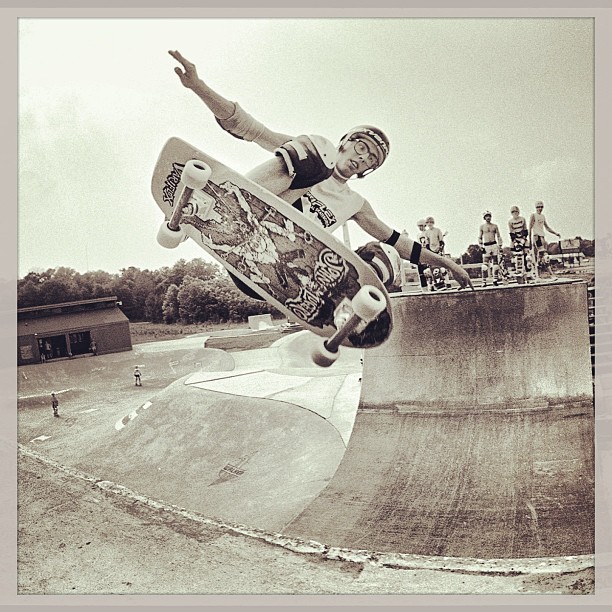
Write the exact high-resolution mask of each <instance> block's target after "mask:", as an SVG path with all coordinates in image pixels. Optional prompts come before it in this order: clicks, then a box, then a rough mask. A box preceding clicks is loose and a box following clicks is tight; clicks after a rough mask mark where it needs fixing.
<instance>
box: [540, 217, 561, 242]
mask: <svg viewBox="0 0 612 612" xmlns="http://www.w3.org/2000/svg"><path fill="white" fill-rule="evenodd" d="M544 227H545V228H546V229H547V230H548V231H549V232H550V233H551V234H554V235H555V236H556V237H557V238H561V234H560V233H559V232H555V230H554V229H553V228H552V227H550V226H549V225H548V223H547V222H546V219H544Z"/></svg>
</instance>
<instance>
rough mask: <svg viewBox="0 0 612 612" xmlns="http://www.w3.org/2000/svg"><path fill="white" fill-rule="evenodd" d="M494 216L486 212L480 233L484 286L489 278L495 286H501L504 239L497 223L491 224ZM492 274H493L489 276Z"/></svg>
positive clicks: (479, 243) (479, 242)
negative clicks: (500, 273)
mask: <svg viewBox="0 0 612 612" xmlns="http://www.w3.org/2000/svg"><path fill="white" fill-rule="evenodd" d="M492 217H493V215H492V214H491V212H490V211H488V210H486V211H485V212H484V213H483V215H482V218H483V219H484V223H483V224H482V225H481V226H480V228H479V231H478V246H479V247H480V249H481V251H482V284H483V286H484V287H486V286H487V280H488V278H489V276H492V277H493V284H494V285H499V259H500V254H501V248H502V244H503V241H502V237H501V234H500V232H499V227H498V226H497V224H496V223H491V218H492ZM489 272H491V274H489Z"/></svg>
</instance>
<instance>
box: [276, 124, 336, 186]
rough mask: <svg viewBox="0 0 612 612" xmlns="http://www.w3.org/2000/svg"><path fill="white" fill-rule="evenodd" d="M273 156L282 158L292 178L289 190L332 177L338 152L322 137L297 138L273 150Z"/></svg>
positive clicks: (311, 184)
mask: <svg viewBox="0 0 612 612" xmlns="http://www.w3.org/2000/svg"><path fill="white" fill-rule="evenodd" d="M274 154H275V155H278V156H279V157H282V158H283V161H284V162H285V165H286V166H287V172H288V173H289V176H290V177H292V178H293V181H292V183H291V189H303V188H305V187H312V186H313V185H316V184H317V183H320V182H321V181H324V180H325V179H328V178H329V177H330V176H331V175H332V172H333V171H334V166H335V165H336V156H337V154H338V151H337V150H336V147H335V146H334V145H333V144H332V143H331V142H330V141H329V140H327V138H323V137H322V136H298V137H297V138H294V139H293V140H289V141H288V142H286V143H285V144H283V145H281V146H280V147H278V149H275V150H274Z"/></svg>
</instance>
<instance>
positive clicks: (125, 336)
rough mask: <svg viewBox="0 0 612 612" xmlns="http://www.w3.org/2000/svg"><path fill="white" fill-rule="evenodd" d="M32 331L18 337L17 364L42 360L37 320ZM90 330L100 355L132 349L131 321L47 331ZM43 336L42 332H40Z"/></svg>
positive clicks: (66, 333) (32, 323)
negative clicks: (36, 331)
mask: <svg viewBox="0 0 612 612" xmlns="http://www.w3.org/2000/svg"><path fill="white" fill-rule="evenodd" d="M30 325H31V327H32V333H31V334H26V335H22V336H19V337H18V338H17V365H27V364H31V363H39V362H40V351H39V349H38V337H39V335H36V333H35V329H36V324H35V320H33V321H32V322H31V324H30ZM85 331H89V332H90V335H91V339H92V340H93V341H95V342H96V345H97V351H98V355H103V354H104V353H118V352H121V351H131V350H132V338H131V335H130V324H129V321H125V322H118V323H112V324H107V325H98V326H96V325H90V326H88V327H86V328H84V327H75V328H69V329H66V330H61V331H60V330H58V331H56V332H53V333H47V334H46V335H47V336H57V335H64V334H65V335H68V334H70V333H74V332H85ZM40 336H42V334H40Z"/></svg>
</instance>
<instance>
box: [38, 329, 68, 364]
mask: <svg viewBox="0 0 612 612" xmlns="http://www.w3.org/2000/svg"><path fill="white" fill-rule="evenodd" d="M42 350H43V351H44V353H45V358H46V359H47V360H49V359H57V358H59V357H68V345H67V343H66V336H65V334H61V335H59V336H47V337H46V338H43V339H42Z"/></svg>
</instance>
